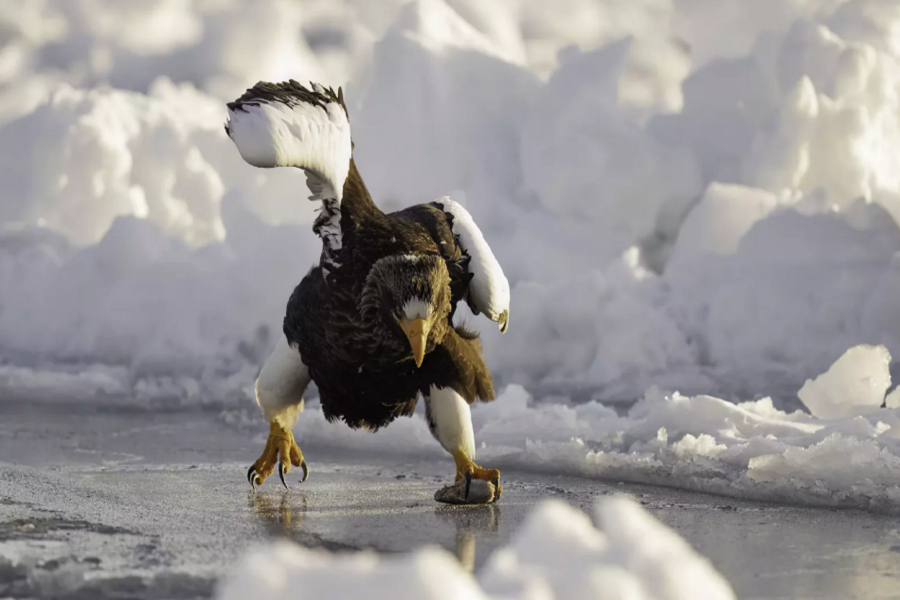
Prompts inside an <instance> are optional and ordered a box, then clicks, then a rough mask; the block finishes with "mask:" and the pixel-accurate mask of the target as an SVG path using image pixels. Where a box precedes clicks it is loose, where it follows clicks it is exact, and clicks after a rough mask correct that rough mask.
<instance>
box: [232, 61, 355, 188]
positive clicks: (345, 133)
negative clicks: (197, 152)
mask: <svg viewBox="0 0 900 600" xmlns="http://www.w3.org/2000/svg"><path fill="white" fill-rule="evenodd" d="M310 87H312V89H311V90H309V89H307V88H305V87H303V86H302V85H300V84H299V83H297V82H296V81H294V80H293V79H292V80H290V81H286V82H283V83H267V82H264V81H261V82H259V83H257V84H256V85H255V86H253V87H252V88H250V89H249V90H247V91H246V92H245V93H244V95H243V96H241V97H240V98H238V99H237V100H235V101H234V102H229V103H228V122H227V123H226V124H225V131H226V133H228V137H230V138H231V140H232V141H233V142H234V143H235V145H236V146H237V149H238V152H240V153H241V156H242V157H243V159H244V160H245V161H247V162H248V163H250V164H251V165H253V166H254V167H263V168H270V167H298V168H300V169H303V170H304V171H306V173H307V180H308V181H307V185H308V186H309V188H310V192H312V194H313V197H312V198H310V199H311V200H313V199H314V200H323V199H332V198H333V199H336V200H337V201H338V202H340V200H341V195H342V193H343V189H344V181H346V179H347V173H348V172H349V170H350V156H351V153H352V144H351V141H350V120H349V118H348V117H347V108H346V106H345V105H344V95H343V91H342V90H341V89H340V88H338V93H337V94H335V93H334V90H332V89H331V88H326V87H324V86H321V85H319V84H317V83H311V84H310Z"/></svg>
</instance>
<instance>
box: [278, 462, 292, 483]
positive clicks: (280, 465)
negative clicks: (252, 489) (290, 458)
mask: <svg viewBox="0 0 900 600" xmlns="http://www.w3.org/2000/svg"><path fill="white" fill-rule="evenodd" d="M286 470H287V465H285V464H284V463H278V476H279V477H281V485H283V486H284V489H286V490H287V489H290V488H288V486H287V483H285V481H284V472H285V471H286Z"/></svg>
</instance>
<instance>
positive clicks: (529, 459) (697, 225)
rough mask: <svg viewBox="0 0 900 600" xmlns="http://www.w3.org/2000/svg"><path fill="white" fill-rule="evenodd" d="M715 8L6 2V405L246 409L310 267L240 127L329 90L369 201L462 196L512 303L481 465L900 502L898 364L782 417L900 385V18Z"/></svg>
mask: <svg viewBox="0 0 900 600" xmlns="http://www.w3.org/2000/svg"><path fill="white" fill-rule="evenodd" d="M545 4H546V3H545ZM708 4H709V3H706V2H699V1H697V0H662V1H659V0H635V1H629V2H623V1H621V0H602V1H599V2H595V1H591V0H566V1H565V2H564V6H565V9H566V10H561V9H558V8H557V7H556V5H553V6H554V9H553V10H550V9H548V8H547V7H546V6H544V4H542V3H539V2H531V1H527V2H495V3H489V4H486V3H483V2H477V1H475V0H451V1H444V0H417V1H414V2H408V3H402V2H399V1H396V2H394V1H392V2H381V1H377V2H376V1H375V0H337V1H334V0H303V1H302V2H301V1H292V0H265V2H262V3H258V4H254V5H253V6H252V7H248V5H247V3H244V2H240V1H239V0H216V1H214V2H212V1H211V2H195V3H187V2H173V1H170V0H142V1H141V2H133V3H121V2H117V1H116V0H42V1H41V2H34V3H15V2H10V3H6V4H4V10H2V11H0V22H2V26H3V31H4V41H5V45H4V47H3V49H2V50H0V159H2V160H0V193H2V196H0V389H2V390H4V391H7V390H12V389H16V388H26V389H31V390H35V389H40V390H42V391H44V392H46V393H52V394H53V395H56V396H60V397H65V396H66V395H67V393H68V392H72V393H76V392H77V393H76V394H75V395H77V396H78V397H79V398H84V397H87V396H96V398H95V399H97V400H98V401H101V402H102V401H108V400H110V399H111V398H115V399H119V400H121V399H123V398H130V399H131V401H135V402H155V401H177V402H182V403H187V404H194V403H200V402H216V403H226V404H228V405H229V409H237V407H239V406H252V401H251V400H250V394H249V391H250V390H252V382H253V378H254V376H255V374H256V372H257V370H258V369H259V366H260V363H261V361H262V360H263V358H264V357H265V356H266V355H267V354H268V352H269V350H270V348H271V347H272V346H273V345H274V341H275V340H274V336H276V335H279V332H280V322H281V319H282V316H283V310H284V306H285V303H286V300H287V297H288V295H289V293H290V291H291V289H292V287H293V286H294V285H295V284H296V283H297V282H298V281H299V280H300V278H301V277H302V276H303V274H304V273H305V272H306V270H307V269H308V268H309V266H310V265H312V264H313V263H314V262H315V261H316V260H317V259H318V253H319V244H318V240H317V239H316V238H315V236H314V235H313V234H312V232H311V231H310V223H311V222H312V220H313V212H312V211H313V208H314V207H313V206H311V205H310V204H309V203H308V202H306V201H305V200H304V198H305V196H306V195H307V193H306V191H305V184H304V182H303V177H302V174H301V173H299V172H293V170H290V169H280V170H277V171H279V172H270V171H269V170H265V171H264V170H260V169H253V168H251V167H249V166H248V165H246V164H245V163H244V162H243V161H242V160H241V159H240V156H239V155H238V153H237V152H236V151H235V149H234V147H233V145H232V144H231V143H230V142H229V141H228V140H227V138H226V136H225V133H224V131H223V129H222V124H223V122H224V120H225V112H226V111H225V107H224V101H225V100H230V99H233V98H235V97H237V95H239V94H240V93H241V92H242V91H243V90H244V89H246V88H247V87H249V86H250V85H252V84H253V83H255V82H256V81H257V80H259V79H268V78H275V79H277V78H287V77H293V78H295V79H298V80H305V79H308V78H314V79H317V80H321V81H322V82H323V83H325V84H327V85H341V84H346V85H345V88H344V89H345V93H346V98H347V101H348V106H349V109H350V117H351V126H352V130H353V138H354V142H355V145H356V157H357V160H358V163H359V166H360V169H361V172H362V173H363V175H364V177H365V179H366V181H367V183H368V185H369V187H370V188H371V191H372V193H373V195H374V197H375V198H376V199H377V200H378V202H379V203H380V204H381V205H382V206H383V207H385V208H388V209H393V208H398V207H401V206H405V205H408V204H412V203H417V202H427V201H430V200H432V199H434V198H435V197H439V196H443V195H449V196H451V197H452V198H453V199H454V200H456V201H458V202H459V203H460V204H462V205H464V206H465V207H466V209H467V210H468V211H469V212H471V213H472V215H473V217H474V219H475V220H476V222H477V223H478V225H479V227H480V228H481V229H482V231H483V232H484V234H485V238H486V239H487V241H488V242H489V243H490V246H491V249H492V250H493V251H494V253H495V254H496V256H497V258H498V260H499V261H500V263H501V265H502V266H503V269H504V272H505V274H506V275H507V277H508V278H509V281H510V284H511V288H512V289H511V298H512V304H511V313H512V314H513V315H514V317H513V319H512V323H513V325H512V327H511V328H510V332H509V333H508V334H507V335H506V336H504V337H503V338H501V337H500V335H499V333H498V332H497V331H496V330H495V329H494V327H484V330H485V331H484V336H483V341H484V346H485V348H486V353H487V358H488V362H489V364H490V365H491V367H492V368H493V370H494V371H495V374H496V378H497V382H498V389H502V388H503V387H504V386H507V385H509V384H515V385H519V386H522V388H518V387H510V388H509V389H511V390H513V389H517V390H522V389H523V388H524V389H526V390H528V394H530V396H529V397H530V398H531V399H530V400H529V401H528V402H527V403H524V404H522V403H517V402H513V401H512V400H510V398H509V397H505V398H503V399H501V400H500V401H498V402H497V403H495V404H494V405H491V406H487V407H484V408H482V409H479V410H477V411H476V412H475V415H476V419H477V420H478V421H479V423H480V425H479V427H480V428H481V429H482V430H483V431H481V433H479V436H478V439H479V440H486V441H487V442H488V445H487V446H486V448H484V449H483V450H482V451H481V452H482V454H487V455H488V456H491V457H493V458H495V459H496V460H497V461H498V462H503V463H505V464H508V465H516V466H521V467H527V468H540V469H544V470H550V471H560V470H561V471H568V472H577V473H582V474H585V475H591V476H602V477H623V478H631V479H635V480H652V481H658V482H664V483H667V484H671V485H684V486H688V487H695V488H698V489H707V490H712V491H719V492H721V493H731V494H739V495H749V496H753V497H765V498H770V499H778V498H785V499H790V500H792V501H811V502H816V503H829V502H830V503H833V504H838V505H857V506H882V505H887V506H893V505H894V504H895V497H896V496H897V492H896V489H895V488H894V487H893V483H892V481H894V480H895V479H896V478H895V477H894V476H895V475H896V473H895V471H896V469H897V466H896V464H895V461H896V458H897V454H896V446H895V444H896V440H897V439H900V433H898V431H900V426H898V425H897V420H896V415H895V414H894V412H893V410H894V407H896V406H897V405H898V404H900V400H898V394H897V392H893V393H891V394H889V395H888V397H887V400H886V402H887V406H888V407H889V408H888V409H880V408H878V406H876V400H877V398H876V397H877V396H879V395H881V396H882V399H884V398H883V394H882V393H881V392H882V391H883V390H882V386H883V384H885V383H886V382H887V379H886V378H885V376H884V374H885V373H886V372H887V371H888V370H889V369H890V368H891V367H893V368H894V369H895V371H896V366H897V365H896V362H894V360H893V359H890V362H889V363H888V364H887V365H882V366H880V367H879V369H880V372H881V375H879V377H880V378H881V383H879V384H878V385H877V386H875V387H876V388H877V390H870V392H872V393H870V394H858V393H855V392H853V391H852V390H850V389H849V388H844V387H843V384H842V383H841V382H847V381H850V380H856V381H858V380H860V378H859V377H858V376H855V375H846V376H840V377H839V376H838V375H839V374H841V373H846V372H847V370H848V369H849V371H853V370H855V369H853V368H850V367H852V365H850V364H844V363H839V364H838V365H836V366H835V371H834V372H833V373H830V374H829V375H826V376H825V377H823V378H822V379H819V380H818V383H817V384H812V385H813V386H814V388H807V392H804V394H803V396H804V401H808V402H809V403H810V404H809V406H810V408H811V410H812V411H813V414H814V415H818V416H809V415H807V414H799V413H792V412H790V411H791V410H792V409H794V408H800V407H801V406H802V404H801V403H800V401H799V400H798V398H797V392H798V390H800V389H801V388H802V387H803V385H804V382H805V381H806V380H808V379H813V378H816V377H817V376H819V375H821V374H822V373H825V372H826V371H828V369H829V367H830V366H831V365H832V364H834V363H835V361H836V360H838V358H839V357H841V356H842V355H844V353H845V352H847V351H848V349H851V348H855V347H857V346H860V345H870V346H879V345H880V346H883V347H884V348H885V353H889V354H890V355H891V356H895V357H896V356H900V310H898V308H897V307H898V306H900V254H898V251H900V228H898V225H897V219H898V217H900V170H898V169H897V168H896V157H897V156H900V94H898V93H897V90H898V89H900V44H898V41H897V36H896V31H897V27H898V26H900V13H898V11H897V10H896V7H895V6H894V4H893V3H891V2H883V1H879V0H850V1H839V0H791V1H789V2H781V1H778V0H765V1H761V2H744V1H742V0H724V1H722V2H719V3H717V4H716V6H715V7H713V8H710V7H709V6H707V5H708ZM7 5H8V6H7ZM547 6H549V5H547ZM461 312H462V311H461ZM472 322H473V323H474V324H476V325H478V324H482V325H487V323H486V322H484V321H483V320H480V319H472ZM885 356H887V354H885ZM885 360H888V359H885ZM851 362H852V361H851ZM653 386H657V387H656V388H654V387H653ZM648 389H649V390H651V391H649V392H648ZM812 389H817V391H815V392H813V391H811V390H812ZM676 390H678V391H680V394H678V393H676ZM874 391H877V393H874ZM508 393H511V392H508ZM516 393H520V394H525V392H524V391H521V392H516ZM767 397H771V399H772V400H771V402H770V401H768V400H765V398H767ZM717 398H719V399H717ZM760 398H763V400H759V399H760ZM864 398H865V400H864ZM826 399H827V400H826ZM591 400H597V401H602V402H620V403H624V404H625V405H630V404H631V403H633V402H635V401H636V400H640V401H639V402H638V404H637V405H636V406H634V407H633V408H631V409H630V412H629V413H628V414H627V415H625V416H617V415H615V414H614V413H612V412H611V411H609V410H607V409H604V408H603V407H602V406H601V405H600V404H598V403H596V402H589V401H591ZM738 400H744V401H745V402H744V403H738V402H737V401H738ZM747 401H749V402H747ZM522 402H524V401H522ZM241 403H244V404H241ZM504 403H506V404H507V406H506V407H504V406H503V405H504ZM579 403H580V405H579V406H575V404H579ZM862 404H866V405H867V406H868V407H870V408H871V409H872V411H871V412H869V408H866V409H862V408H860V407H861V405H862ZM878 404H879V405H880V402H879V403H878ZM826 405H827V406H828V407H829V408H825V406H826ZM823 411H825V412H823ZM862 412H865V413H866V414H865V415H861V413H862ZM313 415H314V413H313V411H307V414H306V415H305V416H304V419H302V420H301V423H300V425H298V427H299V428H300V429H301V430H302V431H303V432H304V433H305V434H309V435H310V436H311V437H313V438H317V437H318V438H319V439H321V440H322V441H329V440H330V441H331V442H333V443H338V442H340V443H347V444H349V445H351V446H352V445H356V446H358V447H378V445H379V444H382V445H383V446H388V447H389V446H391V445H392V444H393V443H394V442H392V441H391V440H392V439H404V438H403V436H409V438H410V439H413V440H415V444H414V447H416V448H425V447H429V448H433V442H432V441H431V440H430V438H429V435H428V433H427V430H425V429H423V424H422V423H421V421H418V420H411V421H406V420H404V421H402V422H398V423H397V424H395V425H393V426H392V427H391V429H390V430H388V431H387V432H385V433H384V434H379V436H378V437H374V438H372V437H365V438H364V437H359V434H358V433H354V432H350V431H346V430H343V429H340V428H336V427H335V428H332V427H330V426H329V427H324V426H320V425H321V423H320V421H319V420H318V419H319V417H316V416H313ZM823 416H828V417H830V418H829V420H824V419H821V418H819V417H823ZM831 417H833V418H831ZM801 426H802V427H801ZM314 427H319V430H318V431H316V430H314ZM798 427H799V428H800V431H798ZM307 428H310V429H307ZM663 428H664V429H665V432H662V431H661V430H662V429H663ZM324 432H327V433H324ZM382 436H383V437H382ZM391 436H400V438H392V437H391ZM325 438H328V439H325ZM378 440H384V441H378ZM404 443H406V442H404ZM426 445H427V446H426ZM504 448H507V449H509V448H515V449H516V451H517V452H512V451H509V452H507V451H506V450H504ZM892 478H893V479H892Z"/></svg>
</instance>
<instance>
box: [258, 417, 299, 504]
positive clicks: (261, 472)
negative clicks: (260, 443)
mask: <svg viewBox="0 0 900 600" xmlns="http://www.w3.org/2000/svg"><path fill="white" fill-rule="evenodd" d="M279 458H280V460H279ZM276 465H278V475H279V477H280V478H281V483H282V485H284V487H285V488H287V483H286V482H285V480H284V476H285V475H287V474H288V473H290V472H291V465H293V466H295V467H300V468H301V469H303V479H301V480H300V482H301V483H302V482H304V481H306V478H307V477H309V467H307V466H306V459H304V458H303V452H301V451H300V447H299V446H298V445H297V442H296V441H294V434H293V433H291V430H290V429H285V428H284V427H282V425H281V424H280V423H278V421H277V420H273V421H272V423H271V424H270V425H269V439H268V440H266V448H265V449H264V450H263V453H262V455H261V456H260V457H259V458H258V459H256V462H255V463H253V464H252V465H251V466H250V468H249V469H248V470H247V480H248V481H249V482H250V485H251V486H253V487H254V489H255V488H256V486H258V485H262V484H263V482H264V481H265V480H266V479H267V478H268V477H269V475H271V474H272V473H273V472H274V471H275V466H276Z"/></svg>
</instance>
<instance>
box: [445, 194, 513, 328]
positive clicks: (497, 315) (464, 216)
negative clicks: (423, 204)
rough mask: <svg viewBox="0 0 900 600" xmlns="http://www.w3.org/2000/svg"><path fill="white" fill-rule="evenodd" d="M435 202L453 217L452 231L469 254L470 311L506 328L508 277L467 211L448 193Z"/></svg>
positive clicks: (507, 316)
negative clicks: (481, 313) (470, 274)
mask: <svg viewBox="0 0 900 600" xmlns="http://www.w3.org/2000/svg"><path fill="white" fill-rule="evenodd" d="M435 203H436V204H438V205H440V206H441V207H442V209H443V211H444V212H445V213H447V214H449V215H450V216H452V217H453V234H454V235H455V236H457V237H458V238H459V244H460V246H462V249H463V250H464V251H465V252H466V253H467V254H468V255H469V256H470V257H471V258H472V260H471V262H470V263H469V272H470V273H472V275H473V277H472V281H471V283H469V293H470V296H471V298H470V302H469V304H470V305H472V310H473V312H475V313H479V312H483V313H484V314H485V315H487V317H488V318H489V319H491V320H492V321H495V322H497V323H499V324H500V331H503V332H505V331H506V327H507V325H508V323H509V281H508V280H507V279H506V276H505V275H504V274H503V269H502V268H500V263H499V262H497V258H496V257H495V256H494V253H493V252H492V251H491V247H490V246H488V243H487V240H485V239H484V235H483V234H482V233H481V230H480V229H479V228H478V225H476V224H475V220H474V219H473V218H472V215H470V214H469V211H467V210H466V209H465V208H464V207H463V206H462V205H461V204H459V203H457V202H455V201H453V200H451V199H450V198H448V197H444V198H438V199H437V200H435Z"/></svg>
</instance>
